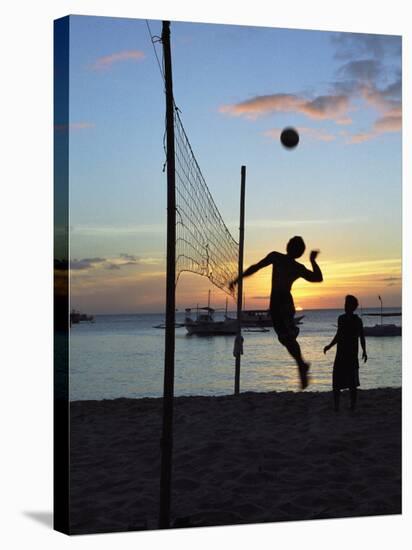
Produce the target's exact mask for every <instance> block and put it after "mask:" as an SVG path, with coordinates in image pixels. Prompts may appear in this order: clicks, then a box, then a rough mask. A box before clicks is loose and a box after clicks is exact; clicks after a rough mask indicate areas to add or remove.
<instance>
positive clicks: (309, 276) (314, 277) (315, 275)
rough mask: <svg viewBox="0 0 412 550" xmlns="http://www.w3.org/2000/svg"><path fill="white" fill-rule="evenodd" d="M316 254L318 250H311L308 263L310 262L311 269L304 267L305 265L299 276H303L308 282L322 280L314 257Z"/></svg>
mask: <svg viewBox="0 0 412 550" xmlns="http://www.w3.org/2000/svg"><path fill="white" fill-rule="evenodd" d="M318 254H319V250H312V252H311V253H310V263H311V264H312V271H310V270H309V269H306V267H305V268H304V270H303V272H302V274H301V277H303V278H304V279H305V280H306V281H309V282H310V283H321V282H322V281H323V275H322V271H321V270H320V267H319V266H318V264H317V263H316V258H317V256H318Z"/></svg>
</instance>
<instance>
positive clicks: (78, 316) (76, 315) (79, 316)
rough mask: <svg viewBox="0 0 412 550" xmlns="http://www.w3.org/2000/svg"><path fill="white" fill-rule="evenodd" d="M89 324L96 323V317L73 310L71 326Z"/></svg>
mask: <svg viewBox="0 0 412 550" xmlns="http://www.w3.org/2000/svg"><path fill="white" fill-rule="evenodd" d="M85 321H86V322H89V323H94V316H93V315H87V314H86V313H80V311H76V310H75V309H72V310H71V312H70V326H72V325H77V324H79V323H83V322H85Z"/></svg>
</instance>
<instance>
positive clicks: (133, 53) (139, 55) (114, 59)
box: [92, 50, 145, 71]
mask: <svg viewBox="0 0 412 550" xmlns="http://www.w3.org/2000/svg"><path fill="white" fill-rule="evenodd" d="M144 58H145V54H144V52H142V51H140V50H124V51H121V52H116V53H112V54H110V55H105V56H103V57H99V58H98V59H96V61H95V62H94V63H93V65H92V69H93V70H95V71H102V70H106V69H109V68H110V67H112V65H114V64H115V63H118V62H120V61H141V60H142V59H144Z"/></svg>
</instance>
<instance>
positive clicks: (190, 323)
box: [185, 307, 237, 336]
mask: <svg viewBox="0 0 412 550" xmlns="http://www.w3.org/2000/svg"><path fill="white" fill-rule="evenodd" d="M191 311H192V310H191V308H187V309H186V317H185V327H186V330H187V332H188V334H189V335H192V334H196V335H198V336H203V335H209V336H219V335H228V334H236V333H237V321H236V319H231V320H228V319H225V320H224V321H215V319H214V313H215V310H214V309H213V308H212V307H201V308H198V310H197V315H196V319H192V317H191Z"/></svg>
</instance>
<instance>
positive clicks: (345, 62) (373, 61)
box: [219, 33, 402, 143]
mask: <svg viewBox="0 0 412 550" xmlns="http://www.w3.org/2000/svg"><path fill="white" fill-rule="evenodd" d="M332 43H333V45H334V47H335V53H336V55H335V57H336V59H338V60H340V61H341V65H340V66H338V68H337V70H336V73H335V80H334V81H333V82H331V83H330V86H329V89H327V90H326V92H327V93H323V94H319V95H317V96H315V97H308V96H307V94H305V93H273V94H266V95H256V96H254V97H252V98H249V99H246V100H243V101H239V102H237V103H231V104H223V105H221V106H220V107H219V112H220V113H222V114H224V115H230V116H234V117H244V118H247V119H249V120H256V119H257V118H260V117H264V116H269V115H276V114H278V113H295V114H298V115H303V116H305V117H307V118H308V119H311V120H315V121H333V122H335V123H336V124H338V125H346V126H350V125H351V124H353V122H354V120H353V119H355V122H358V113H360V112H361V108H362V107H363V108H368V109H372V110H374V111H376V114H377V117H378V118H377V119H376V120H375V121H374V122H373V123H372V125H371V126H370V127H369V128H366V129H365V130H364V131H361V132H357V133H353V132H352V133H349V132H348V131H343V132H340V135H341V136H343V137H344V139H345V141H346V143H363V142H365V141H369V140H371V139H374V138H376V137H377V136H380V135H382V134H385V133H387V132H397V131H399V130H401V127H402V118H401V117H402V113H401V107H402V104H401V89H402V82H401V69H400V53H401V40H400V37H397V36H382V35H366V34H353V33H335V34H333V35H332ZM352 113H353V114H352ZM279 131H280V130H279V129H278V128H272V129H269V130H267V131H266V132H265V135H266V136H267V137H270V138H274V139H278V137H279ZM300 131H301V133H302V134H303V135H306V136H307V137H308V138H310V139H312V140H319V141H325V142H327V141H334V140H335V139H336V137H337V136H335V135H333V134H332V133H330V132H329V131H326V130H323V129H319V128H308V127H306V126H304V127H301V128H300Z"/></svg>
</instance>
